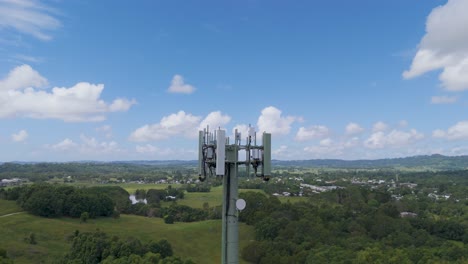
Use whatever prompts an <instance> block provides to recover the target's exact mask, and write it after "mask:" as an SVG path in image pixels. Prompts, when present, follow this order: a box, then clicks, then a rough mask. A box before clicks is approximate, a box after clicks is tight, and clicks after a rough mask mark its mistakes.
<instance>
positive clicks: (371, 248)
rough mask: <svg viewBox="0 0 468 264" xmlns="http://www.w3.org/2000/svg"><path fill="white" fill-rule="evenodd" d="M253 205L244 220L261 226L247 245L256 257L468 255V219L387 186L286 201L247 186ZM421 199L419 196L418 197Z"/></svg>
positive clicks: (374, 259)
mask: <svg viewBox="0 0 468 264" xmlns="http://www.w3.org/2000/svg"><path fill="white" fill-rule="evenodd" d="M240 196H241V197H242V198H243V199H245V200H246V202H247V207H246V209H245V210H244V211H242V213H241V214H240V221H244V222H246V223H247V224H249V225H253V226H254V230H255V237H256V241H254V242H251V243H249V244H248V245H247V246H246V247H244V248H243V249H242V257H243V258H244V259H245V260H247V261H249V262H251V263H259V264H264V263H265V264H266V263H278V264H282V263H285V264H289V263H430V262H432V263H440V262H442V263H445V262H450V263H464V262H465V261H466V260H467V259H468V245H467V244H468V232H467V230H468V226H467V225H466V223H464V222H462V220H460V218H451V219H439V220H436V218H435V217H431V214H430V213H429V212H427V213H424V211H425V209H424V208H423V207H421V208H420V214H418V215H417V216H415V217H401V215H400V213H401V210H400V208H405V207H407V205H404V204H403V205H402V204H400V202H399V201H394V200H392V199H391V197H390V194H388V193H387V192H385V191H381V190H369V189H365V188H358V187H349V188H347V189H339V190H335V191H332V192H328V193H323V194H321V195H319V196H316V197H313V198H311V200H310V202H298V203H294V204H292V203H281V202H280V201H279V200H278V199H277V198H276V197H267V196H265V195H263V194H261V193H258V192H248V193H241V195H240ZM412 202H414V201H412Z"/></svg>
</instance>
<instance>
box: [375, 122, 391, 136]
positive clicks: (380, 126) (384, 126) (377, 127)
mask: <svg viewBox="0 0 468 264" xmlns="http://www.w3.org/2000/svg"><path fill="white" fill-rule="evenodd" d="M387 129H388V125H387V124H385V123H384V122H382V121H379V122H377V123H375V124H374V126H373V127H372V132H374V133H375V132H380V131H386V130H387Z"/></svg>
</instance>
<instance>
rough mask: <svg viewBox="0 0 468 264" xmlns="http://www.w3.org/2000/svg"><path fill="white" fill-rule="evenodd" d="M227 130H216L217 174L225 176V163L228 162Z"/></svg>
mask: <svg viewBox="0 0 468 264" xmlns="http://www.w3.org/2000/svg"><path fill="white" fill-rule="evenodd" d="M225 133H226V132H225V131H224V130H221V129H219V130H217V131H216V175H218V176H224V163H225V162H226V134H225Z"/></svg>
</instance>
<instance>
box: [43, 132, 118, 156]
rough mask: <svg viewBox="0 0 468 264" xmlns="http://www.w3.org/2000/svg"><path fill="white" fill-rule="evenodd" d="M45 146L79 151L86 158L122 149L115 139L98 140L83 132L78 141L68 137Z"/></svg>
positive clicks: (73, 151) (54, 149) (65, 150)
mask: <svg viewBox="0 0 468 264" xmlns="http://www.w3.org/2000/svg"><path fill="white" fill-rule="evenodd" d="M45 147H46V148H48V149H50V150H53V151H61V152H68V153H71V154H76V153H80V154H82V155H85V156H84V157H85V158H86V159H89V158H95V157H99V158H101V159H102V157H100V156H99V155H103V154H105V155H111V154H116V153H121V152H122V149H120V148H119V144H118V143H117V142H115V141H98V140H97V139H96V138H94V137H88V136H86V135H84V134H81V135H80V142H79V143H76V142H74V141H73V140H71V139H69V138H65V139H64V140H62V141H60V142H58V143H56V144H53V145H45Z"/></svg>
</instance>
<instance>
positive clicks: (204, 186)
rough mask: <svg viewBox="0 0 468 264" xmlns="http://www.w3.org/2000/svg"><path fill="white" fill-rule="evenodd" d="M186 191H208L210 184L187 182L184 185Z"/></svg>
mask: <svg viewBox="0 0 468 264" xmlns="http://www.w3.org/2000/svg"><path fill="white" fill-rule="evenodd" d="M185 189H186V190H187V192H210V191H211V185H210V184H187V186H186V187H185Z"/></svg>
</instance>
